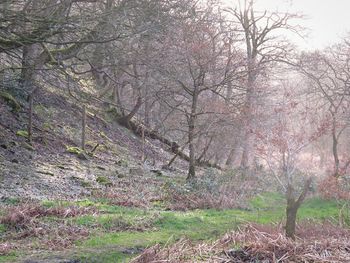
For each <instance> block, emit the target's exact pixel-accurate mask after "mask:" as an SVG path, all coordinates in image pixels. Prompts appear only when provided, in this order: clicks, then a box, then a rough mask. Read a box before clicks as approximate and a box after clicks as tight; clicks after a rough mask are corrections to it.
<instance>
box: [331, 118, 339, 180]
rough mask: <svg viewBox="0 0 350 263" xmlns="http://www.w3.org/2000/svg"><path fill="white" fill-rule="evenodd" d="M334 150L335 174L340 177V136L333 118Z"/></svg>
mask: <svg viewBox="0 0 350 263" xmlns="http://www.w3.org/2000/svg"><path fill="white" fill-rule="evenodd" d="M332 144H333V147H332V151H333V158H334V176H335V177H339V163H340V161H339V156H338V138H337V134H336V123H335V120H334V119H333V125H332Z"/></svg>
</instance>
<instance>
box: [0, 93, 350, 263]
mask: <svg viewBox="0 0 350 263" xmlns="http://www.w3.org/2000/svg"><path fill="white" fill-rule="evenodd" d="M37 96H38V97H37V98H36V103H35V112H34V136H33V142H32V144H28V142H27V136H28V135H27V134H26V123H27V121H28V120H27V117H26V116H27V115H26V111H25V106H26V105H25V101H23V100H22V101H20V103H21V105H22V106H23V108H22V110H21V111H19V112H16V113H15V112H12V111H11V108H10V107H9V105H7V103H5V102H4V101H3V100H0V220H1V223H0V262H27V263H35V262H47V263H48V262H53V263H55V262H56V263H58V262H60V263H63V262H65V263H73V262H75V263H78V262H79V263H80V262H87V263H90V262H96V263H99V262H104V263H108V262H128V261H129V260H130V259H131V258H134V257H136V256H137V255H139V254H141V253H142V252H144V251H145V249H146V248H149V247H151V246H153V245H155V244H161V245H162V246H166V245H172V244H174V243H176V241H178V240H180V239H182V238H187V239H188V240H189V241H191V242H193V243H195V244H199V243H201V242H205V243H208V244H209V243H210V242H212V241H213V240H216V239H218V238H220V237H221V236H223V235H224V234H225V233H227V232H229V231H231V230H235V229H237V228H238V227H239V226H243V225H246V224H250V223H258V224H265V225H266V224H275V225H280V224H281V222H282V221H283V218H284V211H285V201H284V198H283V196H282V195H281V194H279V193H278V189H277V188H276V187H275V186H274V183H273V181H271V180H272V179H271V178H269V179H267V177H266V176H268V175H266V174H264V175H261V174H255V175H252V176H246V175H243V176H242V174H240V173H239V172H238V173H235V172H232V173H230V172H224V171H219V170H215V169H204V168H198V170H197V176H198V178H203V181H202V182H200V184H199V185H198V186H197V188H196V187H194V188H193V187H192V188H191V187H190V188H188V186H186V184H184V183H185V177H186V168H187V163H186V162H184V161H182V160H180V159H177V160H176V161H175V162H174V163H173V166H172V168H171V169H163V168H162V167H163V165H164V164H167V163H168V162H169V160H170V159H172V157H173V154H172V153H170V151H169V149H168V148H167V147H166V146H164V145H162V144H161V143H160V142H159V141H154V140H150V139H146V140H145V142H144V143H143V142H142V140H141V139H140V138H139V137H137V136H136V135H134V134H133V133H131V132H130V131H129V130H127V129H126V128H123V127H121V126H119V125H118V124H117V123H116V122H115V118H114V117H113V115H111V113H110V112H108V111H104V110H101V109H99V108H98V107H97V106H96V107H94V106H93V105H91V106H90V108H89V109H88V119H87V125H88V131H87V142H86V152H87V153H90V154H83V155H81V154H80V153H81V149H80V148H79V144H80V135H81V127H80V126H81V125H80V123H81V109H79V107H78V106H77V104H76V102H74V101H72V99H71V98H69V97H68V96H66V97H64V96H62V95H61V94H57V93H55V92H54V91H51V90H49V89H46V90H41V91H40V93H39V94H38V95H37ZM94 149H95V151H94V152H92V151H93V150H94ZM143 156H146V157H147V158H146V161H143V162H142V161H141V160H142V157H143ZM270 179H271V180H270ZM344 205H345V204H344V203H342V202H336V201H329V200H328V201H327V200H322V199H320V198H319V197H317V196H313V197H311V198H309V199H307V200H306V202H305V204H303V206H302V207H301V208H300V211H299V214H298V216H299V218H298V219H299V223H300V224H304V221H310V220H311V221H312V222H315V224H318V223H320V224H321V223H323V222H324V221H330V222H331V223H332V224H338V225H339V221H341V222H340V223H341V224H342V225H346V224H348V223H349V222H348V221H346V220H348V218H349V215H344V211H348V209H344ZM208 208H211V209H208ZM213 208H216V209H213ZM339 219H341V220H339ZM193 256H195V255H193ZM189 260H190V261H189V262H194V261H196V260H192V259H191V258H190V259H189ZM191 260H192V261H191ZM144 262H147V261H144ZM175 262H176V261H175Z"/></svg>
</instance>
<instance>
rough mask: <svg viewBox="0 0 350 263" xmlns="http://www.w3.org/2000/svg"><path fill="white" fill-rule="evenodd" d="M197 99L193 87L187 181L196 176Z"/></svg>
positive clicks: (189, 121)
mask: <svg viewBox="0 0 350 263" xmlns="http://www.w3.org/2000/svg"><path fill="white" fill-rule="evenodd" d="M197 100H198V92H197V89H196V87H195V89H194V92H193V96H192V105H191V113H190V116H189V117H188V149H189V157H190V160H189V168H188V175H187V181H191V180H193V179H194V178H195V176H196V157H195V146H194V139H195V122H196V117H197V116H196V114H197V113H196V111H197Z"/></svg>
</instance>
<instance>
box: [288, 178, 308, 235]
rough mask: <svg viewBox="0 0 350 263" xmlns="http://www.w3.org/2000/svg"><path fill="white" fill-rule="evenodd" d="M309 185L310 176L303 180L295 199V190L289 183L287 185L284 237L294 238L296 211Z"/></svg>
mask: <svg viewBox="0 0 350 263" xmlns="http://www.w3.org/2000/svg"><path fill="white" fill-rule="evenodd" d="M310 185H311V178H308V179H307V180H306V181H305V184H304V187H303V190H302V192H301V194H300V195H299V197H298V199H297V200H295V199H296V198H295V190H294V188H293V186H292V185H291V184H288V186H287V208H286V216H287V220H286V225H285V230H286V237H288V238H291V239H293V240H294V239H295V227H296V219H297V213H298V209H299V207H300V205H301V204H302V203H303V201H304V199H305V197H306V195H307V193H308V191H309V189H310Z"/></svg>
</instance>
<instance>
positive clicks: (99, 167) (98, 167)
mask: <svg viewBox="0 0 350 263" xmlns="http://www.w3.org/2000/svg"><path fill="white" fill-rule="evenodd" d="M96 168H97V169H100V170H103V171H106V170H107V169H106V168H105V167H103V166H100V165H97V166H96Z"/></svg>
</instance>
